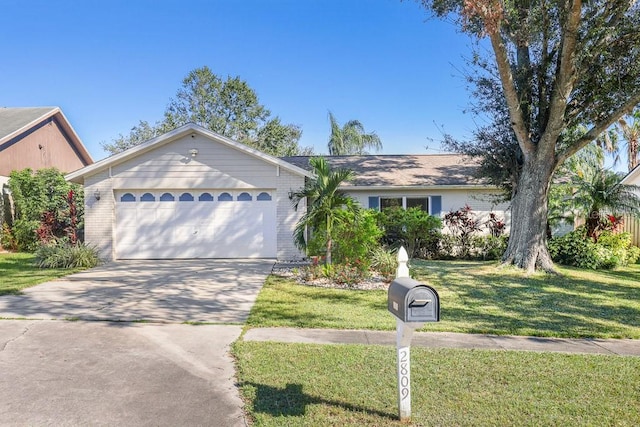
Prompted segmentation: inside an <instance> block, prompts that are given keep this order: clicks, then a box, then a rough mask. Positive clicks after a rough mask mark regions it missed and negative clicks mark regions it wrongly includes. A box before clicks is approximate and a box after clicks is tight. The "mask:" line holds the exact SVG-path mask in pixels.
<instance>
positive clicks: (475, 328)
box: [247, 261, 640, 339]
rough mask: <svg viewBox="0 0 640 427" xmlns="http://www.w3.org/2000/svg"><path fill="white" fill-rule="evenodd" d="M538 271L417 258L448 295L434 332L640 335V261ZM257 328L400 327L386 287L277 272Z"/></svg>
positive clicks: (260, 302)
mask: <svg viewBox="0 0 640 427" xmlns="http://www.w3.org/2000/svg"><path fill="white" fill-rule="evenodd" d="M558 270H559V272H560V273H561V275H560V276H553V275H548V274H543V273H537V274H533V275H530V276H527V275H525V274H523V273H522V272H521V271H519V270H516V269H510V268H497V264H495V263H489V262H469V261H413V262H412V268H411V272H412V274H413V275H414V276H415V277H416V279H418V280H420V281H423V282H425V283H428V284H430V285H431V286H433V287H434V288H435V289H436V290H437V291H438V293H439V295H440V303H441V316H440V318H441V321H440V322H438V323H430V324H427V325H426V327H425V328H424V329H425V330H429V331H448V332H465V333H487V334H497V335H528V336H543V337H570V338H571V337H573V338H579V337H593V338H635V339H638V338H640V265H638V264H636V265H632V266H629V267H625V268H622V269H619V270H616V271H597V272H596V271H585V270H579V269H573V268H564V267H558ZM247 324H248V325H249V326H251V327H269V326H288V327H301V328H336V329H374V330H394V329H395V320H394V318H393V317H392V316H391V314H389V312H388V311H387V294H386V291H354V290H340V289H327V288H316V287H310V286H301V285H298V284H296V283H295V282H293V281H291V280H289V279H285V278H282V277H279V276H271V277H270V278H269V279H268V280H267V283H266V284H265V286H264V288H263V290H262V292H261V293H260V295H259V296H258V299H257V302H256V304H255V306H254V307H253V310H252V311H251V315H250V316H249V319H248V321H247Z"/></svg>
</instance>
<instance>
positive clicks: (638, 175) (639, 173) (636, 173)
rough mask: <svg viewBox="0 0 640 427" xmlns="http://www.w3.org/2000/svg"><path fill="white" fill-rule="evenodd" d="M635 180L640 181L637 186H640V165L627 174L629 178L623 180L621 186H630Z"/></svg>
mask: <svg viewBox="0 0 640 427" xmlns="http://www.w3.org/2000/svg"><path fill="white" fill-rule="evenodd" d="M635 179H637V180H638V184H636V185H640V165H638V166H636V167H635V168H634V169H633V170H632V171H631V172H629V173H628V174H627V176H625V177H624V178H623V179H622V181H620V183H621V184H625V185H629V184H631V182H632V181H633V180H635Z"/></svg>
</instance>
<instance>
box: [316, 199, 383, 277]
mask: <svg viewBox="0 0 640 427" xmlns="http://www.w3.org/2000/svg"><path fill="white" fill-rule="evenodd" d="M376 215H377V214H376V212H375V211H372V210H363V209H357V210H355V211H350V210H343V211H339V212H338V213H337V214H336V219H335V223H334V225H333V247H332V257H333V263H334V264H349V265H351V266H353V267H357V268H360V269H361V270H363V271H366V270H368V269H369V254H370V253H371V251H373V250H374V249H375V248H376V247H378V245H379V243H378V240H379V239H380V236H381V235H382V231H381V230H380V228H378V225H377V216H376ZM326 246H327V234H326V230H325V228H324V227H320V228H318V229H317V230H314V232H313V233H312V235H311V238H310V239H309V242H308V243H307V253H308V254H309V255H310V256H324V255H325V252H326Z"/></svg>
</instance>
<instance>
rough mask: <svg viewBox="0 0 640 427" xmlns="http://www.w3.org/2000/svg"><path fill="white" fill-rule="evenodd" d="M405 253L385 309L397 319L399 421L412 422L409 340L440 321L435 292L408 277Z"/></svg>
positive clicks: (404, 251) (399, 257)
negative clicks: (430, 324)
mask: <svg viewBox="0 0 640 427" xmlns="http://www.w3.org/2000/svg"><path fill="white" fill-rule="evenodd" d="M408 261H409V256H408V255H407V251H406V250H405V249H404V248H403V247H401V248H400V250H399V251H398V269H397V270H396V279H395V280H394V281H393V282H391V285H389V291H388V298H387V299H388V309H389V311H390V312H391V314H393V315H394V316H395V317H396V348H397V356H398V410H399V416H400V420H401V421H405V420H408V419H409V418H411V338H412V337H413V332H414V331H415V330H416V329H418V328H420V327H422V326H423V325H424V323H425V322H438V321H440V298H439V296H438V293H437V292H436V290H435V289H433V288H432V287H430V286H427V285H424V284H422V283H420V282H418V281H416V280H413V279H411V278H410V277H409V268H408V267H407V262H408Z"/></svg>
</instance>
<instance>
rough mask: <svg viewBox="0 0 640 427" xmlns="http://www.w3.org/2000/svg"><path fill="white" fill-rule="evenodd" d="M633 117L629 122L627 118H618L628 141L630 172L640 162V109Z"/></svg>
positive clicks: (624, 136) (621, 130)
mask: <svg viewBox="0 0 640 427" xmlns="http://www.w3.org/2000/svg"><path fill="white" fill-rule="evenodd" d="M629 117H630V118H632V119H633V121H632V122H631V124H629V123H628V122H627V121H626V120H625V119H620V120H618V125H619V127H620V132H621V133H622V138H624V140H625V141H627V157H628V167H629V172H631V171H632V170H633V169H634V168H635V167H636V166H638V164H639V163H640V157H639V156H638V155H639V154H640V153H639V152H638V149H639V148H640V109H637V110H635V111H634V112H633V114H631V115H630V116H629Z"/></svg>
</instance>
